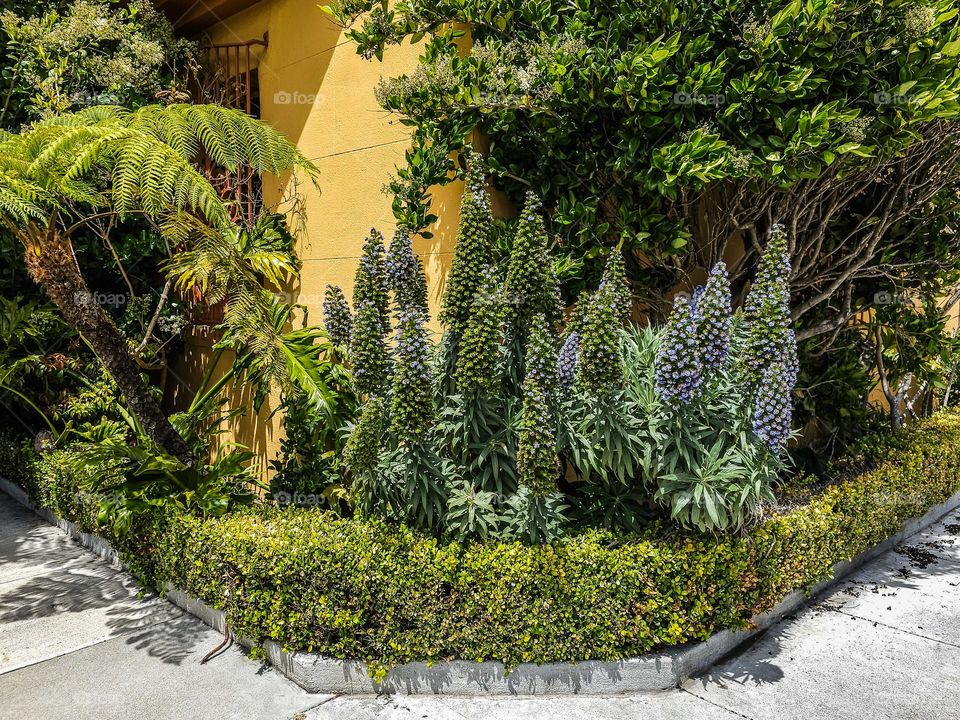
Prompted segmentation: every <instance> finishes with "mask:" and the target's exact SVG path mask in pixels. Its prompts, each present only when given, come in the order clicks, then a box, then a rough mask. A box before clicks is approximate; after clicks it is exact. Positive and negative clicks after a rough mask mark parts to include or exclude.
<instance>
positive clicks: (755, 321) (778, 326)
mask: <svg viewBox="0 0 960 720" xmlns="http://www.w3.org/2000/svg"><path fill="white" fill-rule="evenodd" d="M789 278H790V260H789V258H788V257H787V235H786V231H785V230H784V229H783V226H782V225H774V226H773V229H772V230H771V235H770V244H769V245H767V249H766V251H765V252H764V253H763V256H762V257H761V258H760V266H759V268H758V269H757V277H756V280H755V281H754V283H753V287H751V288H750V292H749V294H748V295H747V300H746V302H745V303H744V317H745V319H746V322H747V324H748V336H747V346H746V348H745V352H744V357H743V361H742V366H743V370H744V376H745V377H746V379H747V380H748V381H750V382H753V383H756V382H759V380H760V376H761V374H762V373H763V371H764V369H765V368H766V367H768V366H769V365H771V364H773V363H776V362H780V360H781V359H782V358H783V351H784V347H785V344H786V342H787V332H788V330H789V329H790V286H789Z"/></svg>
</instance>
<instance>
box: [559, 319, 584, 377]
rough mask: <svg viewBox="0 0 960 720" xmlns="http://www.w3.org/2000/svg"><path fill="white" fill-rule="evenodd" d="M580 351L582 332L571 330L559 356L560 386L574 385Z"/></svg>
mask: <svg viewBox="0 0 960 720" xmlns="http://www.w3.org/2000/svg"><path fill="white" fill-rule="evenodd" d="M579 351H580V334H579V333H578V332H577V331H576V330H571V331H570V332H569V333H568V334H567V338H566V340H564V341H563V346H562V347H561V348H560V354H559V356H558V357H557V374H558V375H559V376H560V386H561V387H562V388H563V389H564V390H567V389H569V388H571V387H573V382H574V379H575V378H576V372H577V354H578V353H579Z"/></svg>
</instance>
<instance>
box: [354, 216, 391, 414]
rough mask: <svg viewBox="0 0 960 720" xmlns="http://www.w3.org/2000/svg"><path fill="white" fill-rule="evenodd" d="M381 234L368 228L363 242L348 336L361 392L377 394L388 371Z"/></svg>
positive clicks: (385, 285) (388, 324) (385, 296)
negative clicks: (349, 336)
mask: <svg viewBox="0 0 960 720" xmlns="http://www.w3.org/2000/svg"><path fill="white" fill-rule="evenodd" d="M383 256H384V248H383V236H382V235H381V234H380V233H379V232H377V231H376V230H371V232H370V235H369V237H368V238H367V240H366V242H364V245H363V254H362V256H361V258H360V262H359V264H358V265H357V276H356V280H355V282H354V288H353V333H352V335H351V338H350V352H349V359H350V365H351V366H352V368H353V377H354V382H355V384H356V387H357V391H358V392H359V393H360V394H361V395H376V394H378V393H380V392H381V391H382V390H383V388H384V387H385V385H386V380H387V378H388V376H389V371H390V360H389V357H388V355H387V347H386V334H387V332H388V331H389V329H390V319H389V318H388V317H387V278H386V269H385V264H384V257H383Z"/></svg>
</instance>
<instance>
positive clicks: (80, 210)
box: [0, 105, 326, 455]
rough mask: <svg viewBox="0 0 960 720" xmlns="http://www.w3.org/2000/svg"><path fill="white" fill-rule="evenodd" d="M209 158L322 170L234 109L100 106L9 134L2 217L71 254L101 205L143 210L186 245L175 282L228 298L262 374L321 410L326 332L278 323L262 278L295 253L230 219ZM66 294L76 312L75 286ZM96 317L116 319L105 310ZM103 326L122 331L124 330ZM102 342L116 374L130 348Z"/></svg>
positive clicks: (2, 160) (230, 322) (0, 156)
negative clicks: (204, 165) (75, 234)
mask: <svg viewBox="0 0 960 720" xmlns="http://www.w3.org/2000/svg"><path fill="white" fill-rule="evenodd" d="M201 160H210V161H212V162H213V163H215V164H217V165H219V166H223V167H225V168H227V169H228V170H231V171H233V170H236V169H237V167H238V166H240V165H247V166H249V167H250V168H251V169H252V170H253V171H254V172H257V173H273V174H280V173H284V172H288V171H296V170H301V171H303V172H305V173H306V174H307V175H308V176H309V177H311V178H313V176H314V174H315V172H316V168H315V167H314V166H313V165H312V164H311V163H310V162H309V161H308V160H307V159H306V158H304V157H303V155H302V154H301V153H300V152H299V150H297V148H296V146H295V145H294V144H293V143H291V142H290V141H289V140H287V139H286V138H285V137H284V136H283V135H282V134H281V133H279V132H277V131H276V130H274V129H273V128H271V127H270V126H268V125H266V124H264V123H262V122H260V121H258V120H255V119H253V118H251V117H249V116H247V115H245V114H244V113H242V112H240V111H237V110H232V109H228V108H223V107H218V106H215V105H167V106H160V105H151V106H146V107H143V108H140V109H138V110H134V111H129V110H126V109H124V108H120V107H113V106H97V107H91V108H87V109H84V110H81V111H79V112H76V113H70V114H65V115H61V116H58V117H55V118H51V119H48V120H45V121H42V122H39V123H37V124H35V125H33V126H31V127H29V128H27V129H26V130H24V131H23V132H21V133H19V134H6V133H4V134H0V222H2V223H3V224H4V225H6V226H7V227H8V228H9V229H11V230H12V231H13V232H14V234H15V235H16V236H17V237H19V238H20V239H21V240H22V241H23V242H24V244H25V245H28V246H34V247H37V248H39V247H41V246H43V244H44V243H45V242H51V241H52V240H54V239H55V240H56V243H57V248H58V249H60V250H62V249H64V248H65V249H66V251H67V252H68V253H70V254H72V248H71V247H70V243H69V234H70V232H72V230H73V229H74V228H75V227H78V226H80V225H82V224H83V223H84V222H85V221H87V220H89V219H90V218H91V217H93V216H95V215H97V216H98V215H101V214H110V215H114V216H115V217H117V219H120V220H122V219H123V218H125V217H127V216H130V215H132V214H134V213H136V214H142V215H144V216H146V217H148V218H150V219H152V220H153V221H155V222H156V223H157V225H158V226H159V227H160V229H161V232H162V234H163V235H164V236H165V237H166V238H167V240H168V242H169V244H170V245H171V246H172V247H175V248H177V249H178V250H182V252H178V253H177V254H175V256H174V258H173V259H172V260H171V262H170V264H169V266H168V268H167V271H168V273H169V274H170V275H171V277H173V278H175V279H176V280H177V283H178V285H179V286H180V287H181V288H182V289H187V288H199V289H200V290H201V291H202V292H203V295H204V298H205V299H206V300H207V301H208V302H211V303H216V302H220V301H223V302H225V303H226V306H227V308H226V313H225V318H226V319H225V323H224V326H225V327H224V329H225V331H226V335H227V336H229V337H232V338H234V339H235V340H236V341H237V342H238V343H240V345H241V347H240V348H239V351H240V353H241V354H245V355H246V356H247V357H250V358H251V360H250V366H251V368H254V369H255V370H256V374H257V378H258V382H261V384H263V385H264V386H269V384H270V383H272V382H274V381H276V380H280V381H282V382H284V383H287V384H289V383H290V382H291V381H293V382H294V383H295V384H296V385H297V386H299V387H301V388H304V389H305V391H306V394H307V396H308V397H309V398H310V399H311V400H312V401H313V402H314V403H315V404H316V405H317V406H318V407H320V408H321V409H322V408H323V407H324V406H325V404H326V399H325V394H324V392H325V388H324V387H323V386H322V383H321V382H320V381H319V380H317V378H318V377H319V375H318V374H317V373H316V372H315V371H316V369H317V363H318V362H319V360H318V359H317V355H318V353H319V346H315V345H314V343H315V341H316V340H317V338H318V335H316V334H315V332H314V331H303V332H299V334H296V333H295V334H291V333H289V332H288V331H286V330H285V329H284V328H283V327H279V326H277V324H276V322H277V318H278V317H279V316H278V312H279V308H280V305H282V303H279V300H278V298H277V297H276V296H275V295H273V294H272V293H271V292H269V291H268V290H267V289H265V288H264V286H263V283H264V282H266V283H269V284H272V285H278V284H279V283H280V282H281V280H282V279H283V278H285V277H286V276H288V275H290V274H292V273H293V272H295V270H296V266H295V263H294V261H293V259H292V255H291V253H290V252H284V249H283V248H279V247H274V246H272V245H271V244H270V243H269V242H260V241H257V240H251V236H250V233H249V231H248V230H247V229H245V228H240V227H237V226H236V225H235V224H234V223H233V222H231V220H230V215H229V212H228V210H227V207H226V205H225V203H224V201H223V200H222V199H221V198H220V196H219V194H218V192H217V189H216V188H215V187H214V186H213V185H212V184H211V182H210V181H209V180H208V179H207V178H206V177H205V176H204V175H203V174H202V173H201V172H199V171H198V170H197V167H196V164H197V163H198V162H199V161H201ZM61 255H62V252H61ZM44 257H45V256H44V255H43V254H41V253H37V254H36V257H35V258H34V259H33V265H34V266H35V267H33V268H32V270H31V272H34V273H35V275H36V277H43V276H45V273H44V271H43V267H42V264H43V262H45V260H44ZM70 264H75V260H74V263H70ZM74 282H78V283H79V286H82V284H83V283H82V280H79V279H75V280H74ZM49 290H50V288H48V291H49ZM51 297H53V296H51ZM58 297H59V302H60V303H63V305H64V307H61V310H63V311H64V312H65V315H66V314H68V313H67V311H68V310H70V308H69V307H68V306H69V305H70V303H69V301H68V299H66V297H67V296H64V295H62V294H61V295H60V296H58ZM287 312H288V313H289V309H288V311H287ZM287 319H289V315H287ZM99 322H101V323H106V324H108V325H110V326H111V327H113V326H112V321H111V320H110V319H109V317H108V316H106V315H105V314H103V313H102V312H101V313H100V320H99ZM105 336H110V337H113V338H116V337H118V334H117V333H116V328H115V327H113V332H112V333H106V335H105ZM101 350H102V352H103V353H104V355H109V356H111V357H112V358H113V360H114V361H115V362H114V368H115V369H116V370H118V372H119V371H120V369H121V368H120V366H118V365H117V364H116V357H117V353H120V354H125V353H127V349H126V347H125V346H123V347H120V348H113V347H112V346H110V347H108V346H107V345H104V347H103V348H101ZM98 354H100V351H98ZM130 362H131V363H132V359H131V360H130ZM119 374H120V375H124V376H125V382H126V387H123V388H122V390H123V392H124V394H125V395H127V396H128V399H129V398H130V397H131V396H136V397H137V399H138V400H139V402H140V407H141V408H142V409H143V412H145V413H147V414H148V415H150V416H151V422H152V427H154V428H156V427H159V425H158V422H157V420H158V417H159V418H161V420H162V419H163V416H162V414H161V413H160V411H159V408H156V407H153V406H151V402H152V401H151V400H150V399H149V393H148V392H145V390H146V389H145V387H143V386H142V380H140V379H139V372H138V371H135V372H129V373H127V372H119ZM118 382H119V380H118ZM153 405H155V402H153ZM148 406H150V407H148ZM144 424H145V425H148V423H144ZM162 424H163V423H162V422H161V423H160V425H162ZM157 432H158V434H157V437H156V438H155V439H157V441H158V442H162V441H163V439H167V440H169V434H164V431H163V428H160V429H159V430H158V431H157ZM182 454H183V453H181V455H182Z"/></svg>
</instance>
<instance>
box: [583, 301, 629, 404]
mask: <svg viewBox="0 0 960 720" xmlns="http://www.w3.org/2000/svg"><path fill="white" fill-rule="evenodd" d="M616 303H617V295H616V292H615V290H614V288H613V286H611V285H608V286H606V287H603V288H600V289H598V290H597V291H596V292H594V293H592V294H590V295H589V296H588V297H587V300H586V302H585V303H583V304H582V305H581V308H582V312H583V315H582V317H581V318H580V319H579V320H578V321H577V322H578V324H579V333H580V342H579V348H578V349H579V352H578V355H577V369H576V379H575V383H576V385H577V387H578V388H580V389H581V390H583V391H585V392H588V393H590V394H592V395H595V396H599V397H604V396H608V395H610V394H612V393H615V392H617V391H618V390H620V389H621V388H622V387H623V372H624V369H623V355H622V354H621V352H620V335H619V332H620V323H619V322H618V321H617V311H616Z"/></svg>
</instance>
